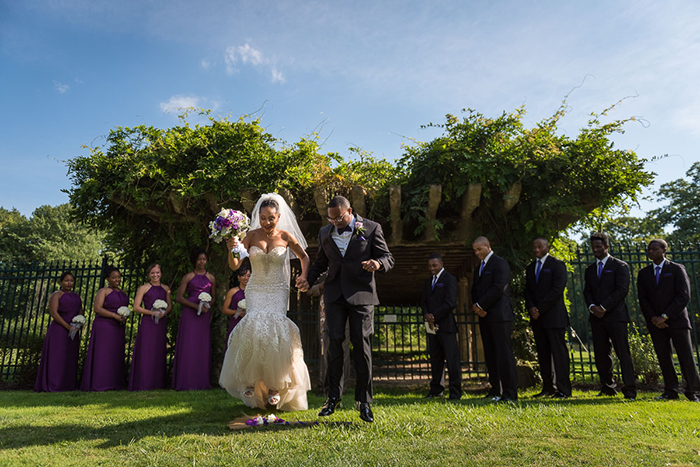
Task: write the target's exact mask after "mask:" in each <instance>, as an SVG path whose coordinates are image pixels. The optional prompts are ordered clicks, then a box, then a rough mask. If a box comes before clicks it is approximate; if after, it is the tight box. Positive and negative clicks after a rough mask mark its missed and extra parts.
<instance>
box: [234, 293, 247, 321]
mask: <svg viewBox="0 0 700 467" xmlns="http://www.w3.org/2000/svg"><path fill="white" fill-rule="evenodd" d="M237 308H238V311H236V314H235V315H233V317H234V318H238V317H239V316H241V311H240V310H245V309H246V302H245V298H244V299H242V300H239V301H238V306H237Z"/></svg>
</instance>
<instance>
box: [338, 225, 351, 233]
mask: <svg viewBox="0 0 700 467" xmlns="http://www.w3.org/2000/svg"><path fill="white" fill-rule="evenodd" d="M336 229H337V230H338V233H339V234H342V233H344V232H352V229H351V228H350V226H349V225H346V226H345V227H343V228H342V229H338V227H336Z"/></svg>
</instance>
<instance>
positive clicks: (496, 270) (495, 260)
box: [472, 253, 515, 322]
mask: <svg viewBox="0 0 700 467" xmlns="http://www.w3.org/2000/svg"><path fill="white" fill-rule="evenodd" d="M480 267H481V262H479V264H478V265H477V266H476V269H474V282H473V284H472V302H473V303H478V304H479V305H480V306H481V308H483V309H484V310H486V316H485V317H483V318H481V317H480V318H479V321H483V322H496V321H515V315H514V314H513V305H512V304H511V303H510V296H509V294H508V284H509V283H510V266H508V262H507V261H506V260H504V259H503V258H501V257H500V256H496V254H495V253H494V254H493V255H491V258H490V259H489V260H488V262H487V263H486V266H484V270H483V272H482V273H481V277H479V268H480Z"/></svg>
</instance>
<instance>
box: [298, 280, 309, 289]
mask: <svg viewBox="0 0 700 467" xmlns="http://www.w3.org/2000/svg"><path fill="white" fill-rule="evenodd" d="M297 289H299V290H301V291H302V292H306V291H307V290H309V283H308V282H307V281H306V279H304V278H302V277H297Z"/></svg>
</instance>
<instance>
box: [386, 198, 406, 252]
mask: <svg viewBox="0 0 700 467" xmlns="http://www.w3.org/2000/svg"><path fill="white" fill-rule="evenodd" d="M389 220H390V221H391V237H390V238H389V243H390V244H392V245H397V244H399V243H401V241H402V240H403V221H402V220H401V185H391V187H389Z"/></svg>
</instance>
